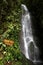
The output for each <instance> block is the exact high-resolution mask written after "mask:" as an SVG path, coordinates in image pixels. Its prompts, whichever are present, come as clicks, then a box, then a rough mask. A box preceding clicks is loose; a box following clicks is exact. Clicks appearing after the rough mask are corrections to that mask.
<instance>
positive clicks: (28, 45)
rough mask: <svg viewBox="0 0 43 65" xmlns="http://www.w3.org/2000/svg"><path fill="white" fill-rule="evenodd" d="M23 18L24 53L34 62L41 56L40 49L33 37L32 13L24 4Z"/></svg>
mask: <svg viewBox="0 0 43 65" xmlns="http://www.w3.org/2000/svg"><path fill="white" fill-rule="evenodd" d="M21 8H22V18H21V24H22V35H21V39H22V41H23V43H22V44H21V45H22V46H23V45H24V46H23V47H24V49H22V48H21V50H22V52H23V54H24V55H25V57H26V58H27V59H29V60H31V61H33V62H37V61H38V57H39V49H38V47H37V45H36V43H35V41H34V39H33V34H32V24H31V15H30V12H29V11H28V9H27V7H26V6H25V5H24V4H22V5H21Z"/></svg>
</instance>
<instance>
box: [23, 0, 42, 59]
mask: <svg viewBox="0 0 43 65" xmlns="http://www.w3.org/2000/svg"><path fill="white" fill-rule="evenodd" d="M22 3H23V4H26V6H27V7H28V9H29V11H30V13H31V15H32V26H33V29H34V30H33V35H34V37H36V38H37V39H35V41H36V44H37V46H38V47H39V50H40V58H41V59H42V60H43V0H27V1H26V0H23V2H22Z"/></svg>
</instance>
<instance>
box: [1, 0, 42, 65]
mask: <svg viewBox="0 0 43 65" xmlns="http://www.w3.org/2000/svg"><path fill="white" fill-rule="evenodd" d="M21 4H25V5H26V6H27V7H28V9H29V12H30V13H31V15H32V17H33V21H32V24H33V29H34V31H33V35H34V36H36V37H37V40H36V39H35V41H36V44H37V45H38V47H39V49H40V52H41V54H40V57H41V59H43V50H42V49H43V0H0V65H24V64H23V62H24V61H23V57H24V56H23V55H22V53H21V50H20V46H19V32H20V31H21V13H22V10H21ZM37 42H38V43H37ZM24 63H25V65H28V63H27V62H24Z"/></svg>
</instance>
